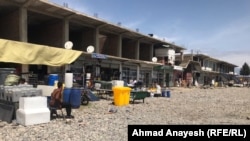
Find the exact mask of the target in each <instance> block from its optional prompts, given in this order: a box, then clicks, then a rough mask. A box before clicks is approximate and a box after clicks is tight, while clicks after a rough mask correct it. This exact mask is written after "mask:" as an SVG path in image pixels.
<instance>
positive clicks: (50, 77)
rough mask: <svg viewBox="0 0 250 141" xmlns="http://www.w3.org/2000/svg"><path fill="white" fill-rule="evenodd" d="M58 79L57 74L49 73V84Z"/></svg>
mask: <svg viewBox="0 0 250 141" xmlns="http://www.w3.org/2000/svg"><path fill="white" fill-rule="evenodd" d="M56 80H58V74H50V75H49V84H48V85H49V86H54V84H55V81H56Z"/></svg>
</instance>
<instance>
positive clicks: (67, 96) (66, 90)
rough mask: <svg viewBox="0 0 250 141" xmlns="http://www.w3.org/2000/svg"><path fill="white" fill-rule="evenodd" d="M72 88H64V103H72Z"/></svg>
mask: <svg viewBox="0 0 250 141" xmlns="http://www.w3.org/2000/svg"><path fill="white" fill-rule="evenodd" d="M70 95H71V88H64V90H63V102H64V103H70V101H69V100H70Z"/></svg>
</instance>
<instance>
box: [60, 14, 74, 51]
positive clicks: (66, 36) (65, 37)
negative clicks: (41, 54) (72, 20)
mask: <svg viewBox="0 0 250 141" xmlns="http://www.w3.org/2000/svg"><path fill="white" fill-rule="evenodd" d="M62 30H63V31H64V34H63V35H62V36H63V37H62V38H63V40H62V41H63V43H62V44H63V45H64V43H65V42H66V41H68V40H69V20H68V19H65V20H64V23H63V29H62ZM73 44H74V43H73ZM73 46H74V45H73Z"/></svg>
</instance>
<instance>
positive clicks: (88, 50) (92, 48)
mask: <svg viewBox="0 0 250 141" xmlns="http://www.w3.org/2000/svg"><path fill="white" fill-rule="evenodd" d="M94 50H95V48H94V47H93V46H91V45H90V46H88V47H87V52H88V53H93V52H94Z"/></svg>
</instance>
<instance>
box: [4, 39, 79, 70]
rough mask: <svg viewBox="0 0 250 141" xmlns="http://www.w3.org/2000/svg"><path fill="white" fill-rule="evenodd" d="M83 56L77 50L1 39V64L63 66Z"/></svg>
mask: <svg viewBox="0 0 250 141" xmlns="http://www.w3.org/2000/svg"><path fill="white" fill-rule="evenodd" d="M81 54H82V51H77V50H68V49H64V48H57V47H51V46H45V45H38V44H31V43H24V42H19V41H12V40H5V39H0V62H11V63H20V64H34V65H35V64H36V65H48V66H62V65H66V64H71V63H72V62H74V61H75V60H76V59H77V58H78V57H79V56H80V55H81Z"/></svg>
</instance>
